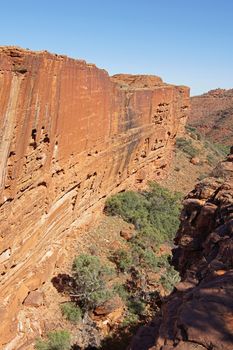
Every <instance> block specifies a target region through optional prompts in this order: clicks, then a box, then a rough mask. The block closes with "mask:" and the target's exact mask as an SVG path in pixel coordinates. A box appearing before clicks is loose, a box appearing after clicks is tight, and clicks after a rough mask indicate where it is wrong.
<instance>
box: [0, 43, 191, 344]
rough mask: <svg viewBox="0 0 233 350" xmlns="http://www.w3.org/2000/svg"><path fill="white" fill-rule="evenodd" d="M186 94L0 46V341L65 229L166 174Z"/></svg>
mask: <svg viewBox="0 0 233 350" xmlns="http://www.w3.org/2000/svg"><path fill="white" fill-rule="evenodd" d="M188 111H189V89H188V88H186V87H178V86H172V85H168V84H165V83H163V82H162V80H161V79H160V78H158V77H151V76H130V75H118V76H114V77H112V78H110V77H109V76H108V74H107V72H106V71H104V70H100V69H98V68H97V67H95V66H94V65H92V64H87V63H86V62H85V61H80V60H74V59H71V58H68V57H66V56H58V55H52V54H50V53H48V52H46V51H44V52H31V51H28V50H22V49H19V48H15V47H1V48H0V219H1V220H0V249H1V250H0V261H1V266H0V269H1V270H0V274H1V282H0V286H1V287H0V288H1V289H0V315H1V325H0V334H1V344H4V343H7V342H9V341H10V340H11V339H12V338H13V337H14V335H15V333H16V329H17V327H18V328H19V324H18V320H17V312H18V310H19V309H20V308H21V306H22V303H23V301H24V299H25V298H26V297H27V295H28V293H29V292H30V291H32V290H36V289H37V288H38V286H39V285H41V284H42V283H43V282H44V281H46V280H47V279H48V278H50V277H51V275H52V272H53V268H54V264H55V262H56V260H57V258H58V255H59V254H62V246H63V242H64V240H65V239H66V235H67V233H68V232H69V231H70V230H72V229H73V228H74V227H75V225H79V224H80V222H82V220H84V219H85V216H86V213H93V212H94V210H95V208H96V207H97V206H98V205H99V203H101V200H103V198H105V197H106V196H107V195H108V194H109V193H111V192H114V191H118V190H120V189H124V188H125V187H126V186H129V185H135V184H138V185H140V184H143V183H144V181H145V177H147V178H151V179H156V178H158V177H162V176H164V174H166V171H167V168H168V165H169V161H170V158H171V155H172V150H173V145H174V141H175V137H176V135H177V133H178V132H182V130H183V127H184V124H185V122H186V118H187V113H188Z"/></svg>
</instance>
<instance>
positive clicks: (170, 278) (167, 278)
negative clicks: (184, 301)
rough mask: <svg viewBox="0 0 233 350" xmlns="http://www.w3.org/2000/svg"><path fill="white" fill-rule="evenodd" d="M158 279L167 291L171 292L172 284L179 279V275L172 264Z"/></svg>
mask: <svg viewBox="0 0 233 350" xmlns="http://www.w3.org/2000/svg"><path fill="white" fill-rule="evenodd" d="M159 281H160V283H161V284H162V286H163V288H164V289H165V290H166V291H167V292H172V290H173V288H174V286H175V285H176V284H177V283H178V282H179V281H180V276H179V273H178V272H177V271H176V270H175V269H174V268H173V266H169V267H167V269H166V271H165V273H164V274H163V275H162V276H161V277H160V280H159Z"/></svg>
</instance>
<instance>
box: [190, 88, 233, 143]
mask: <svg viewBox="0 0 233 350" xmlns="http://www.w3.org/2000/svg"><path fill="white" fill-rule="evenodd" d="M188 122H189V124H191V125H192V126H194V127H196V128H197V129H198V130H199V131H200V132H201V133H202V134H203V135H205V136H207V137H208V138H211V139H212V140H214V141H216V142H218V143H223V144H225V145H228V146H231V145H232V144H233V89H230V90H225V89H216V90H211V91H209V92H207V93H205V94H203V95H200V96H194V97H191V113H190V118H189V121H188Z"/></svg>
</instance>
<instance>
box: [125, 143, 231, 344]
mask: <svg viewBox="0 0 233 350" xmlns="http://www.w3.org/2000/svg"><path fill="white" fill-rule="evenodd" d="M175 244H176V245H177V248H176V249H174V250H173V264H174V266H175V267H176V269H177V270H178V271H179V272H180V275H181V282H180V283H179V284H178V285H176V288H175V290H174V291H173V293H172V294H171V295H170V296H169V297H168V298H167V300H165V302H164V304H163V306H162V312H161V315H159V316H158V317H157V318H156V319H155V320H154V322H153V323H151V325H149V326H148V327H145V328H144V329H141V330H140V332H139V333H138V335H137V336H136V337H135V339H134V340H133V342H132V345H131V347H130V349H131V350H139V349H140V350H149V349H151V350H173V349H176V350H231V349H233V147H231V154H229V155H228V157H227V159H226V160H225V161H223V162H222V163H219V165H218V166H217V167H216V168H215V169H214V171H213V173H212V174H211V177H209V178H207V179H205V180H203V181H202V182H200V183H199V184H197V185H196V187H195V189H194V190H193V191H192V192H190V193H189V194H188V196H187V197H186V198H185V200H184V207H183V210H182V213H181V224H180V228H179V231H178V233H177V236H176V238H175Z"/></svg>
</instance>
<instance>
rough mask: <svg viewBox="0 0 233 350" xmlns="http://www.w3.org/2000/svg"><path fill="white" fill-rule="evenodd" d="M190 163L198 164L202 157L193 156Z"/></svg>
mask: <svg viewBox="0 0 233 350" xmlns="http://www.w3.org/2000/svg"><path fill="white" fill-rule="evenodd" d="M190 163H192V164H193V165H198V164H200V159H199V158H198V157H193V158H192V159H191V160H190Z"/></svg>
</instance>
